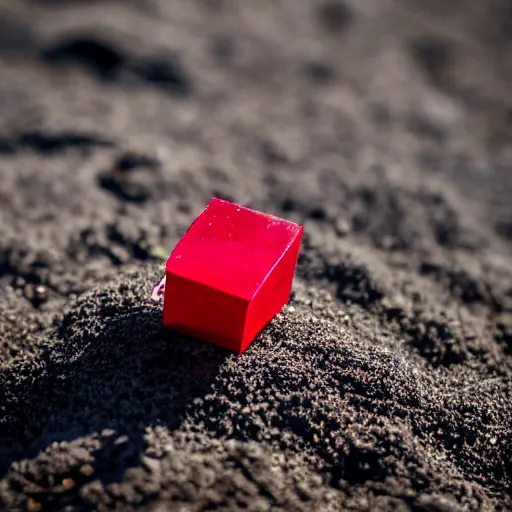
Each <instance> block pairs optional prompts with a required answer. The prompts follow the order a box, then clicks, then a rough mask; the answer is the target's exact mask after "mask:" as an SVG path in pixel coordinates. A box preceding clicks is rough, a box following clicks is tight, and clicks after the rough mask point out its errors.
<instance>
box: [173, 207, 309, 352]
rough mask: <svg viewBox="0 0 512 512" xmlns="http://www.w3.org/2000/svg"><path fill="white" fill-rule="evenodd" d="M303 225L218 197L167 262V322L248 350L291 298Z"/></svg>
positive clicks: (177, 327)
mask: <svg viewBox="0 0 512 512" xmlns="http://www.w3.org/2000/svg"><path fill="white" fill-rule="evenodd" d="M301 236H302V226H299V225H297V224H294V223H293V222H289V221H286V220H283V219H280V218H278V217H273V216H271V215H266V214H263V213H260V212H256V211H254V210H250V209H249V208H245V207H243V206H239V205H237V204H233V203H230V202H228V201H223V200H221V199H213V200H212V201H211V202H210V203H209V204H208V206H207V207H206V209H205V210H204V211H203V213H201V215H199V217H197V219H196V220H195V221H194V222H193V223H192V225H191V226H190V228H189V229H188V231H187V232H186V233H185V235H184V236H183V238H182V239H181V240H180V242H179V243H178V245H177V246H176V248H175V249H174V251H173V252H172V254H171V255H170V256H169V259H168V260H167V265H166V269H165V272H166V283H165V292H164V326H165V327H167V328H169V329H173V330H176V331H179V332H182V333H185V334H189V335H191V336H193V337H195V338H198V339H200V340H203V341H206V342H209V343H215V344H217V345H221V346H223V347H226V348H228V349H230V350H233V351H235V352H238V353H241V352H243V351H244V350H245V349H246V348H247V347H248V345H249V343H250V342H251V341H252V340H253V339H254V338H255V336H256V335H257V334H258V333H259V332H260V331H261V329H263V327H264V326H265V325H266V324H267V323H268V322H269V321H270V320H271V319H272V318H273V317H274V316H275V315H276V314H277V313H279V311H280V310H281V308H282V307H283V305H284V304H285V303H286V302H287V301H288V299H289V296H290V290H291V286H292V280H293V274H294V272H295V266H296V264H297V257H298V255H299V249H300V239H301Z"/></svg>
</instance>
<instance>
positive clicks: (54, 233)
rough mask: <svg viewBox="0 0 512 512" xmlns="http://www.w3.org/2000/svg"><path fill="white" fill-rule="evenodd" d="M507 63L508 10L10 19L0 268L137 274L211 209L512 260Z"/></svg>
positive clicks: (51, 1) (124, 13)
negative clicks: (122, 267)
mask: <svg viewBox="0 0 512 512" xmlns="http://www.w3.org/2000/svg"><path fill="white" fill-rule="evenodd" d="M511 45H512V3H511V2H510V1H507V0H489V1H485V2H483V1H480V0H475V1H468V0H465V1H459V0H457V1H451V2H444V1H437V0H432V1H429V2H425V1H420V0H417V1H415V0H383V1H380V0H379V1H377V0H357V1H355V0H354V1H350V0H344V1H341V0H318V1H313V0H279V1H275V0H272V1H270V0H269V1H264V0H254V1H251V0H244V1H242V2H231V1H228V0H191V1H177V2H171V1H165V0H144V1H142V0H140V1H138V0H129V1H114V0H112V1H80V0H20V1H16V2H12V1H9V0H2V1H1V2H0V60H1V74H0V173H1V178H2V180H1V186H0V216H1V223H0V257H1V259H0V266H3V268H4V269H8V268H11V267H13V266H18V265H20V264H21V263H20V262H21V261H22V260H23V261H24V265H25V266H30V265H32V267H33V269H34V271H35V272H36V273H37V272H39V273H40V272H41V269H42V268H47V267H48V266H49V265H52V266H54V270H55V264H56V262H60V263H62V264H63V265H67V264H68V263H69V261H73V262H75V264H76V263H79V264H82V263H85V262H88V263H90V262H91V260H95V261H96V260H102V261H103V262H104V263H106V264H114V265H117V264H121V263H125V262H127V261H130V260H133V259H135V260H141V259H142V260H143V259H145V258H148V257H149V254H150V249H151V247H154V246H163V247H165V248H168V247H172V245H173V244H174V243H175V242H176V240H177V239H178V237H179V236H180V234H181V233H182V232H183V230H184V229H185V228H186V226H188V224H189V223H190V220H191V218H193V217H194V216H195V215H196V214H197V213H198V212H199V211H200V210H201V209H202V207H203V206H204V205H205V204H206V203H207V201H208V200H209V199H210V198H211V197H212V196H218V197H223V198H227V199H231V200H233V201H237V202H240V203H243V204H245V205H247V206H251V207H255V208H259V209H264V210H267V211H272V212H274V213H278V214H284V215H286V216H287V217H289V218H292V219H294V220H297V221H300V222H309V223H312V224H311V229H307V230H306V232H307V233H308V232H320V231H321V230H322V227H325V226H329V227H328V229H327V231H328V233H327V235H326V236H327V237H329V236H331V235H332V234H333V233H334V232H336V233H337V236H342V237H343V236H345V235H348V234H350V235H351V236H353V237H354V239H360V240H362V241H370V242H371V244H372V245H374V246H376V247H377V248H380V249H384V250H385V251H392V252H393V251H394V252H396V251H405V252H408V251H413V252H414V251H416V250H417V251H428V250H429V248H430V247H431V246H432V244H435V245H439V244H440V245H441V246H442V247H446V246H448V247H452V246H453V247H459V246H462V247H466V248H467V247H468V246H470V247H473V248H474V247H480V245H481V243H482V236H483V237H484V238H486V240H487V242H486V243H491V242H492V243H494V244H496V245H498V246H500V248H501V249H503V250H505V251H506V252H507V251H508V250H509V248H510V245H509V244H510V239H511V237H512V213H511V211H512V207H511V205H510V197H511V196H510V194H511V191H512V189H511V187H512V180H511V179H510V164H511V161H512V147H511V145H510V138H511V133H512V98H511V94H510V91H511V81H512V73H511V71H512V52H511V51H510V48H511ZM467 225H469V226H470V228H468V229H466V226H467ZM333 230H334V231H333ZM482 232H483V235H482ZM314 236H316V235H314ZM318 243H325V242H324V241H323V240H319V241H318ZM501 249H500V250H501ZM157 252H158V251H157ZM36 253H38V254H36ZM42 253H44V254H42ZM58 267H59V265H57V268H58ZM25 270H27V269H25ZM25 270H24V272H25V273H27V272H26V271H25ZM27 271H28V270H27ZM4 272H5V270H4ZM55 279H56V278H55V277H54V280H55ZM36 280H39V281H41V280H42V281H45V280H47V277H44V276H43V277H40V278H37V279H36ZM52 286H53V287H54V288H56V289H60V290H61V291H69V290H68V289H65V288H66V286H65V285H64V284H62V285H61V284H57V283H54V284H53V285H52ZM75 286H78V287H79V285H78V283H75ZM61 287H63V288H62V289H61ZM69 287H71V288H72V286H71V285H69V286H68V288H69Z"/></svg>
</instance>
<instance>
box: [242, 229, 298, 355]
mask: <svg viewBox="0 0 512 512" xmlns="http://www.w3.org/2000/svg"><path fill="white" fill-rule="evenodd" d="M301 237H302V227H301V228H300V230H299V232H298V234H297V236H296V237H295V239H294V241H293V242H292V244H291V245H290V246H289V247H288V249H287V250H286V252H285V253H284V254H283V256H282V258H281V259H280V260H279V262H278V263H277V264H276V266H275V267H274V268H273V269H272V271H271V272H270V273H269V275H268V277H267V279H266V280H265V282H264V283H263V285H262V286H261V288H260V289H259V290H258V292H257V293H256V295H255V296H254V298H253V300H252V301H251V303H250V305H249V310H248V313H247V320H246V324H245V331H244V337H243V342H242V347H241V352H243V351H244V350H245V349H246V348H247V347H248V346H249V345H250V343H251V342H252V341H253V340H254V338H255V337H256V336H257V335H258V333H259V332H260V331H261V330H262V329H263V328H264V327H265V325H267V323H268V322H270V320H272V318H273V317H274V316H275V315H277V313H279V311H281V309H282V307H283V306H284V305H285V304H286V303H287V302H288V300H289V298H290V292H291V288H292V283H293V276H294V274H295V267H296V265H297V258H298V256H299V251H300V241H301Z"/></svg>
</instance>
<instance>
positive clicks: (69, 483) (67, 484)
mask: <svg viewBox="0 0 512 512" xmlns="http://www.w3.org/2000/svg"><path fill="white" fill-rule="evenodd" d="M62 487H64V489H66V491H68V490H69V489H73V487H75V481H74V480H73V479H72V478H64V480H62Z"/></svg>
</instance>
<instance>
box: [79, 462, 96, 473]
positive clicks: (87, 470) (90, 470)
mask: <svg viewBox="0 0 512 512" xmlns="http://www.w3.org/2000/svg"><path fill="white" fill-rule="evenodd" d="M80 473H81V474H82V475H84V476H92V475H93V474H94V468H93V467H92V466H91V465H90V464H84V465H83V466H82V467H81V468H80Z"/></svg>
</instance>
